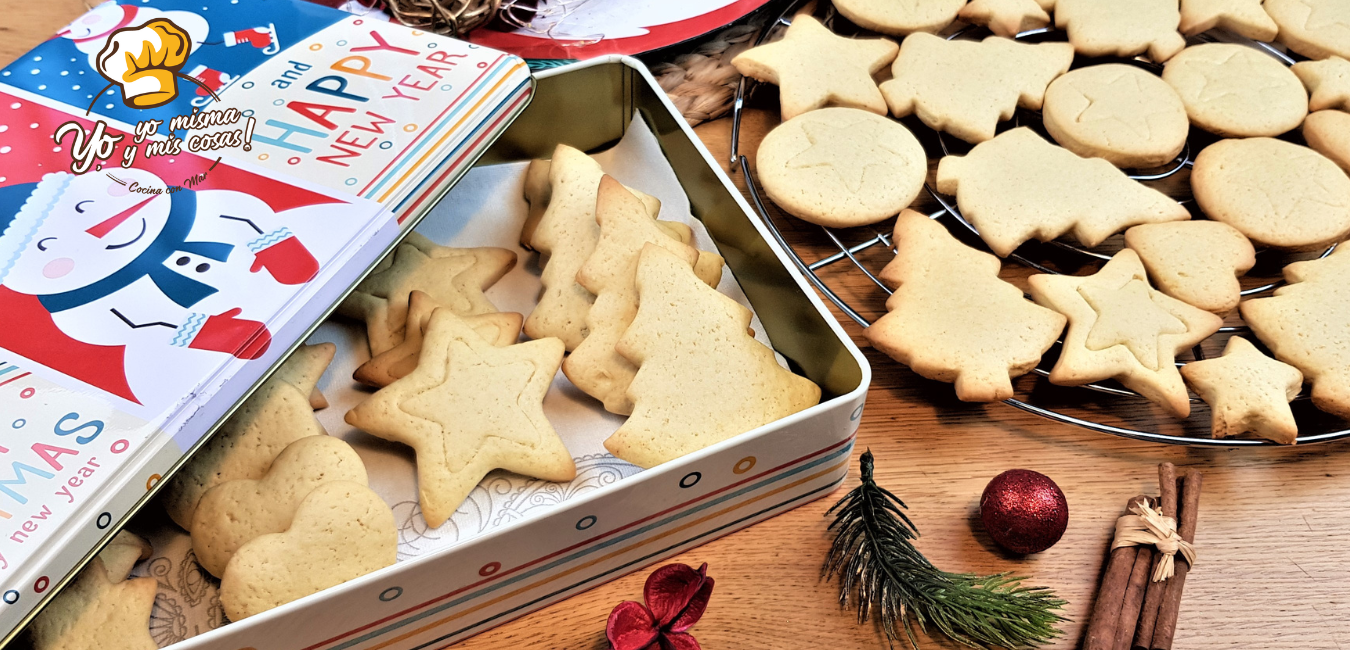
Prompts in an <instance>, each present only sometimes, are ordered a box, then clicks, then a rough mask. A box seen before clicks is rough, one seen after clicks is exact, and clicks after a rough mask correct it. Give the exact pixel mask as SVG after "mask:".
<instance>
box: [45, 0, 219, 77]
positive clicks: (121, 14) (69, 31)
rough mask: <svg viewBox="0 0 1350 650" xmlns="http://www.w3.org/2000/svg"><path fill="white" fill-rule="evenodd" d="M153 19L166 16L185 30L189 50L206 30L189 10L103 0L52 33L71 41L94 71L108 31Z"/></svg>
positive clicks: (204, 25)
mask: <svg viewBox="0 0 1350 650" xmlns="http://www.w3.org/2000/svg"><path fill="white" fill-rule="evenodd" d="M155 18H166V19H168V20H170V21H172V22H173V24H175V25H177V26H179V27H181V28H182V29H183V30H184V31H186V32H187V33H188V36H189V37H190V39H189V40H190V41H191V42H192V51H193V52H195V51H196V50H197V48H198V47H199V46H201V44H202V43H203V42H204V41H206V38H207V33H208V32H209V31H210V26H209V25H208V24H207V22H206V19H205V18H202V17H201V16H199V15H197V14H194V13H192V12H190V11H160V10H158V9H155V8H153V7H146V6H137V5H132V4H124V5H119V4H117V2H116V1H115V0H106V2H103V3H102V4H99V5H98V6H96V7H94V8H93V9H90V10H89V11H88V12H87V13H85V14H84V15H82V16H80V17H79V18H76V19H75V20H74V21H72V22H71V23H70V24H69V25H66V26H65V28H63V29H61V31H58V32H56V36H57V37H58V38H65V39H68V40H70V41H72V42H73V43H74V44H75V47H76V48H78V49H79V50H80V51H81V52H84V53H85V54H87V55H89V67H91V68H93V69H95V70H97V69H98V65H97V62H96V61H95V57H96V56H97V55H98V52H99V50H101V49H103V45H104V43H105V42H106V41H107V40H108V35H109V34H111V33H113V32H115V31H117V30H119V29H122V28H125V27H131V26H133V25H142V24H145V23H147V22H149V21H151V20H154V19H155Z"/></svg>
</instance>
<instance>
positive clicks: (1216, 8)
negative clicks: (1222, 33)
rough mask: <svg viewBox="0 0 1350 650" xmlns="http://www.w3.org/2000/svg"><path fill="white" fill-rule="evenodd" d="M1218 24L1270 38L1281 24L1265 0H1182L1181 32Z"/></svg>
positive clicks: (1247, 34)
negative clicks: (1274, 17)
mask: <svg viewBox="0 0 1350 650" xmlns="http://www.w3.org/2000/svg"><path fill="white" fill-rule="evenodd" d="M1215 27H1219V28H1222V29H1226V30H1228V31H1230V32H1233V33H1234V34H1238V35H1240V36H1245V37H1247V38H1250V39H1253V40H1258V41H1266V42H1270V41H1273V40H1275V35H1276V34H1278V33H1279V31H1280V28H1279V26H1278V25H1276V24H1275V21H1274V20H1271V19H1270V15H1269V14H1267V13H1266V10H1265V9H1262V8H1261V0H1181V27H1180V29H1181V33H1182V34H1185V35H1187V36H1195V35H1196V34H1199V33H1200V32H1207V31H1209V30H1211V29H1214V28H1215Z"/></svg>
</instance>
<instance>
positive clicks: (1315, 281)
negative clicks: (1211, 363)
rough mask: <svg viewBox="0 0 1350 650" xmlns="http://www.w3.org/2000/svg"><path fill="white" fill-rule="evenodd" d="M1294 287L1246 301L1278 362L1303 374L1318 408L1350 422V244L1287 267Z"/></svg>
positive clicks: (1245, 316) (1248, 317)
mask: <svg viewBox="0 0 1350 650" xmlns="http://www.w3.org/2000/svg"><path fill="white" fill-rule="evenodd" d="M1284 279H1285V280H1287V281H1288V282H1289V284H1287V285H1285V286H1283V287H1280V288H1279V289H1276V290H1275V295H1273V296H1271V297H1269V298H1257V299H1255V300H1248V301H1246V302H1244V303H1242V306H1241V308H1240V309H1241V311H1242V320H1244V321H1246V322H1247V325H1249V326H1251V328H1252V332H1254V333H1255V334H1256V336H1257V338H1259V339H1261V342H1262V343H1265V344H1266V347H1268V348H1270V351H1271V352H1274V353H1275V358H1276V359H1279V360H1280V361H1283V362H1285V363H1287V364H1289V365H1292V366H1294V367H1295V368H1298V369H1299V370H1301V371H1303V376H1304V377H1305V378H1307V380H1308V381H1309V382H1311V383H1312V401H1313V404H1315V405H1316V406H1317V408H1320V409H1322V410H1323V411H1326V412H1328V413H1331V414H1334V415H1337V416H1339V417H1342V418H1347V419H1350V327H1347V326H1346V323H1350V246H1341V247H1340V248H1337V249H1336V252H1334V253H1332V254H1331V255H1328V256H1327V257H1324V258H1322V259H1317V260H1308V261H1305V262H1295V263H1293V264H1290V265H1289V266H1286V267H1284Z"/></svg>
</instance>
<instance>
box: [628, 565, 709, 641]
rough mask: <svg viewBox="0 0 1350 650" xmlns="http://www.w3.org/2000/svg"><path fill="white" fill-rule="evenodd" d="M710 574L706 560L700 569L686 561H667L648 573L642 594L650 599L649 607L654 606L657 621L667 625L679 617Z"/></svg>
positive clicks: (652, 607)
mask: <svg viewBox="0 0 1350 650" xmlns="http://www.w3.org/2000/svg"><path fill="white" fill-rule="evenodd" d="M707 576H708V564H707V563H706V562H705V563H704V564H703V566H702V567H700V568H699V570H698V571H695V570H694V569H692V568H690V567H689V566H688V565H685V564H667V565H666V566H663V567H661V568H659V569H657V570H655V571H653V572H652V574H651V575H650V576H647V584H646V586H644V587H643V589H642V597H643V599H644V600H646V601H647V607H650V608H651V611H652V615H653V616H655V617H656V622H657V624H658V625H660V626H661V627H665V625H666V624H667V623H669V622H671V621H673V620H675V617H676V616H679V615H680V612H681V611H683V610H684V608H685V606H686V605H688V604H689V601H690V600H691V599H692V598H693V597H694V596H695V595H696V594H697V593H698V591H699V589H701V588H702V587H703V582H704V581H705V580H706V579H707Z"/></svg>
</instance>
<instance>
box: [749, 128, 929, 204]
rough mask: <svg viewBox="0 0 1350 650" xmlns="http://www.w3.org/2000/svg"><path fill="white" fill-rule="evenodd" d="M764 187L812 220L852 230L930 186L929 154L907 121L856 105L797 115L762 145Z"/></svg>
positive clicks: (760, 162) (760, 158) (760, 159)
mask: <svg viewBox="0 0 1350 650" xmlns="http://www.w3.org/2000/svg"><path fill="white" fill-rule="evenodd" d="M756 155H757V158H758V160H757V162H756V166H757V167H758V169H759V180H760V182H761V183H762V184H763V185H764V191H765V192H766V193H768V195H769V198H771V199H773V200H774V202H775V203H777V204H778V205H779V206H780V207H782V208H783V209H784V210H786V211H788V212H789V213H791V214H793V215H794V216H797V217H799V218H801V219H804V220H806V221H809V222H811V223H815V224H820V225H822V226H830V227H834V228H849V227H853V226H862V225H866V224H870V223H876V222H878V221H882V220H885V219H888V218H890V217H893V216H895V215H896V214H898V213H899V212H900V210H902V209H904V208H905V207H906V206H908V205H909V204H910V203H911V202H912V201H914V198H915V197H916V196H918V195H919V190H921V189H923V181H924V177H925V176H926V175H927V173H928V159H927V158H926V157H925V155H924V151H923V147H922V146H921V145H920V144H919V141H918V139H916V138H915V137H914V134H912V133H910V132H909V129H906V128H905V127H904V126H903V125H901V124H900V123H899V122H895V121H892V120H890V119H887V118H884V117H881V116H879V115H874V114H872V113H869V112H867V111H861V110H858V109H856V108H825V109H821V110H818V111H811V112H809V113H805V114H803V115H799V116H797V117H794V118H792V119H790V120H788V121H786V122H784V123H782V124H780V125H779V126H778V127H777V128H775V129H774V130H772V131H770V132H769V134H768V135H767V136H765V137H764V141H763V142H762V143H760V145H759V153H758V154H756Z"/></svg>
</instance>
